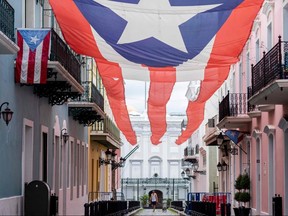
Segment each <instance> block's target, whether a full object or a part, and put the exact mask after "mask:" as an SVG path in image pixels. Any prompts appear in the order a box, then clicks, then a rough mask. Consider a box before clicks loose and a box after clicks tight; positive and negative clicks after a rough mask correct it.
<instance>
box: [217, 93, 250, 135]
mask: <svg viewBox="0 0 288 216" xmlns="http://www.w3.org/2000/svg"><path fill="white" fill-rule="evenodd" d="M247 109H248V103H247V94H246V93H229V92H228V94H227V95H226V97H225V98H224V99H223V100H222V101H221V102H220V104H219V123H218V124H217V127H218V128H219V129H222V128H226V129H240V130H242V131H246V130H248V127H249V125H250V123H251V122H252V119H251V118H250V117H249V116H248V115H247Z"/></svg>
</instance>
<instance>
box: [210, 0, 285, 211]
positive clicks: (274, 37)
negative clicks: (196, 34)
mask: <svg viewBox="0 0 288 216" xmlns="http://www.w3.org/2000/svg"><path fill="white" fill-rule="evenodd" d="M287 73H288V1H287V0H284V1H283V0H269V1H265V2H264V4H263V7H262V8H261V10H260V11H259V14H258V16H257V17H256V19H255V21H254V25H253V28H252V30H251V35H250V37H249V39H248V41H247V43H246V45H245V46H244V47H243V51H242V53H241V54H240V56H239V61H238V62H237V63H236V64H235V65H233V66H231V72H230V75H229V78H228V79H227V81H226V82H225V84H223V86H222V88H221V89H219V92H218V93H219V95H220V97H221V99H220V101H219V102H220V103H219V114H218V117H219V120H218V122H217V123H216V127H215V128H216V130H214V131H213V133H211V134H206V135H205V136H206V137H209V138H208V139H206V140H205V142H206V145H207V146H212V145H217V143H216V139H215V137H217V136H218V134H219V132H221V133H224V132H225V131H226V130H231V129H234V130H238V131H240V132H241V133H243V134H244V136H243V140H242V141H241V142H239V143H238V145H235V144H234V143H232V142H231V141H229V142H227V143H228V144H227V147H228V148H226V147H225V148H226V149H225V148H224V147H223V146H220V148H218V162H220V164H222V163H224V162H225V163H226V164H227V171H225V172H223V171H222V172H218V184H219V191H227V192H231V204H232V207H237V206H238V205H239V204H238V203H237V202H236V201H235V200H234V194H235V192H236V190H235V189H234V183H235V179H236V178H237V176H238V175H239V174H240V173H245V172H246V173H248V174H249V175H250V179H251V185H250V194H251V200H250V203H249V204H248V203H247V204H246V205H247V207H250V208H251V210H252V214H253V215H272V214H273V205H272V198H273V197H274V196H275V194H277V196H280V197H282V206H283V207H282V209H283V211H282V214H283V215H288V159H287V158H288V146H287V145H288V118H287V117H288V106H287V105H288V94H287V93H288V76H287ZM215 131H216V132H215ZM234 148H235V149H237V150H238V154H235V152H233V149H234ZM227 149H228V150H227ZM227 153H228V154H227Z"/></svg>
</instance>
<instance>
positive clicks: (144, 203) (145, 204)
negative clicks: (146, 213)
mask: <svg viewBox="0 0 288 216" xmlns="http://www.w3.org/2000/svg"><path fill="white" fill-rule="evenodd" d="M140 201H141V204H142V208H145V207H148V201H149V196H148V194H143V196H141V197H140Z"/></svg>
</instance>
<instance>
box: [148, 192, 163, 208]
mask: <svg viewBox="0 0 288 216" xmlns="http://www.w3.org/2000/svg"><path fill="white" fill-rule="evenodd" d="M153 191H155V193H156V194H157V197H158V203H157V206H156V208H162V205H163V192H162V191H160V190H151V191H149V193H148V194H149V197H151V193H152V192H153Z"/></svg>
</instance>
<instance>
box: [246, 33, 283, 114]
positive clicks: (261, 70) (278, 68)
mask: <svg viewBox="0 0 288 216" xmlns="http://www.w3.org/2000/svg"><path fill="white" fill-rule="evenodd" d="M287 94H288V42H287V41H281V37H279V42H278V43H277V44H276V45H275V46H274V47H273V48H272V49H271V50H270V51H269V52H268V53H264V56H263V58H262V59H261V60H260V61H259V62H258V63H257V64H256V65H255V66H253V65H252V86H251V97H250V98H249V103H250V104H251V105H265V107H264V108H265V109H266V110H267V109H269V110H271V109H273V107H271V106H268V107H267V105H269V104H270V105H271V104H272V105H274V104H287V103H288V97H287ZM262 108H263V107H262ZM264 108H263V109H264ZM269 110H268V111H269Z"/></svg>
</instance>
